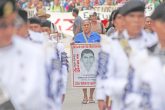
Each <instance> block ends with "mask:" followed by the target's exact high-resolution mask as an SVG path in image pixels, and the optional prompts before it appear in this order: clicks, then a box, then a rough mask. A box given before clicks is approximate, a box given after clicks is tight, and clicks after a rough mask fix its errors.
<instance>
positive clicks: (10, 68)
mask: <svg viewBox="0 0 165 110" xmlns="http://www.w3.org/2000/svg"><path fill="white" fill-rule="evenodd" d="M33 46H34V45H32V44H31V43H28V42H26V41H24V40H22V39H20V38H15V40H13V44H12V45H11V46H8V47H5V48H0V61H1V62H0V81H1V83H2V85H3V86H4V87H5V89H6V90H7V92H8V93H9V95H10V97H11V100H12V103H13V104H14V106H15V108H16V110H49V109H47V96H46V92H47V91H46V82H47V77H45V76H46V69H45V59H44V56H43V55H44V54H43V53H42V51H41V50H40V49H39V48H37V47H36V46H35V47H33Z"/></svg>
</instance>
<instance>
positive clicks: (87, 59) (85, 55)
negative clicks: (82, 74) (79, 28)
mask: <svg viewBox="0 0 165 110" xmlns="http://www.w3.org/2000/svg"><path fill="white" fill-rule="evenodd" d="M94 60H95V57H94V53H93V51H92V50H89V49H86V50H84V51H82V55H81V61H82V63H83V65H84V67H85V68H86V70H87V71H90V69H91V67H92V65H93V63H94Z"/></svg>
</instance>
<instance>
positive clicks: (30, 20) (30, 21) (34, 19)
mask: <svg viewBox="0 0 165 110" xmlns="http://www.w3.org/2000/svg"><path fill="white" fill-rule="evenodd" d="M29 23H30V24H39V25H41V20H40V19H39V18H36V17H33V18H30V19H29Z"/></svg>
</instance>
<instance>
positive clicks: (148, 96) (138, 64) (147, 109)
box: [123, 51, 165, 110]
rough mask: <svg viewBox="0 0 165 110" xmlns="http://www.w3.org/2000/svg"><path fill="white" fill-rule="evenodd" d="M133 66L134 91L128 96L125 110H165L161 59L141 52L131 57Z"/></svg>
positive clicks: (164, 76)
mask: <svg viewBox="0 0 165 110" xmlns="http://www.w3.org/2000/svg"><path fill="white" fill-rule="evenodd" d="M131 65H132V66H133V68H134V69H135V72H134V78H133V91H132V92H131V93H129V94H127V96H126V100H125V106H124V109H123V110H164V108H165V88H164V85H165V73H163V71H162V65H161V62H160V59H159V58H158V57H155V56H149V55H148V53H147V51H145V52H143V51H141V52H139V53H136V55H135V54H134V55H133V56H132V57H131Z"/></svg>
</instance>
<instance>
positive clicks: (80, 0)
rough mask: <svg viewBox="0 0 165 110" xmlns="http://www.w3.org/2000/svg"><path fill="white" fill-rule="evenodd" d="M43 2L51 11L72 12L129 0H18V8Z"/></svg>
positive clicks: (155, 2) (156, 2)
mask: <svg viewBox="0 0 165 110" xmlns="http://www.w3.org/2000/svg"><path fill="white" fill-rule="evenodd" d="M40 1H42V2H43V5H44V6H48V7H50V10H52V11H55V12H72V10H73V8H79V10H90V9H93V7H94V6H104V5H106V6H112V5H117V4H123V3H125V2H127V0H17V4H18V6H20V7H21V8H27V7H31V6H37V5H38V3H39V2H40ZM143 1H144V2H145V3H154V5H155V7H157V6H158V5H159V4H160V3H161V2H163V0H143Z"/></svg>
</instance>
